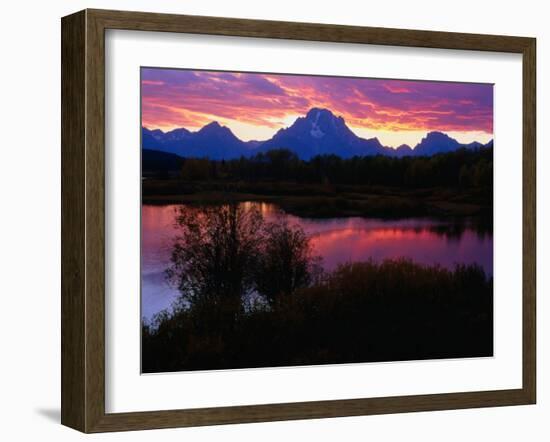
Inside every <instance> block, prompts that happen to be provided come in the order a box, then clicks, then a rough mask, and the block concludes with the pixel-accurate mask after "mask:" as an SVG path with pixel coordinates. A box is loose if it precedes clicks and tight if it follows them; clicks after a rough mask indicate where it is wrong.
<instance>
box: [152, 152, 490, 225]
mask: <svg viewBox="0 0 550 442" xmlns="http://www.w3.org/2000/svg"><path fill="white" fill-rule="evenodd" d="M157 154H159V155H160V157H159V156H158V155H157ZM157 154H153V153H151V151H144V165H143V170H144V177H145V180H144V181H143V187H142V189H143V202H144V203H160V204H163V203H177V202H179V203H194V202H197V203H202V204H204V203H216V204H217V203H220V202H227V201H230V200H233V201H247V200H248V201H254V200H262V201H270V202H273V203H276V204H277V205H279V206H280V207H282V208H283V209H284V210H285V211H287V212H289V213H293V214H295V215H298V216H312V217H324V216H328V217H330V216H377V217H403V216H482V217H485V218H491V217H492V204H493V149H492V148H481V149H475V150H472V149H460V150H457V151H454V152H451V153H446V154H438V155H434V156H431V157H405V158H391V157H385V156H373V157H354V158H350V159H342V158H340V157H338V156H336V155H322V156H317V157H314V158H312V159H311V160H309V161H304V160H300V159H299V158H298V157H297V156H296V155H295V154H294V153H292V152H290V151H288V150H284V149H280V150H272V151H268V152H266V153H261V154H258V155H256V156H254V157H252V158H244V157H243V158H240V159H238V160H231V161H224V160H222V161H214V160H209V159H200V158H187V159H184V158H179V157H176V156H174V155H172V156H170V155H168V154H160V153H157ZM166 155H168V156H166ZM161 157H162V158H161Z"/></svg>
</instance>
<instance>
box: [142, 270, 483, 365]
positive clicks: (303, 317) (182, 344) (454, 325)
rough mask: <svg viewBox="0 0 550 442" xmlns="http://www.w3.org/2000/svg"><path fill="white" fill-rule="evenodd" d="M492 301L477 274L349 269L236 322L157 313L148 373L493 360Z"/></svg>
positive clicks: (149, 337) (184, 311)
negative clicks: (477, 358)
mask: <svg viewBox="0 0 550 442" xmlns="http://www.w3.org/2000/svg"><path fill="white" fill-rule="evenodd" d="M492 293H493V290H492V281H491V280H488V279H487V277H486V276H485V274H484V272H483V270H482V269H480V268H479V267H475V266H469V267H466V266H459V267H457V268H456V269H455V270H454V271H448V270H445V269H442V268H437V267H425V266H421V265H417V264H414V263H412V262H410V261H386V262H384V263H381V264H375V263H373V262H362V263H353V264H346V265H342V266H341V267H339V268H338V269H337V270H336V271H334V272H333V273H331V274H330V275H328V276H327V277H326V279H325V281H324V282H323V283H321V284H319V285H315V286H312V287H308V288H303V289H300V290H297V291H296V292H295V293H293V294H292V295H285V296H281V297H280V298H278V299H277V301H276V302H275V303H273V304H271V305H261V304H257V305H256V306H254V307H252V308H251V309H250V310H249V311H244V310H242V311H240V312H239V313H238V314H235V315H227V314H226V313H227V311H230V310H231V308H225V309H224V306H223V304H221V305H218V306H217V307H215V308H199V307H192V308H176V309H175V310H174V311H172V312H164V313H161V314H160V315H158V316H157V318H156V319H155V321H154V323H153V324H150V325H144V326H143V342H142V352H143V353H142V357H143V359H142V370H143V372H146V373H152V372H164V371H183V370H207V369H228V368H247V367H275V366H292V365H312V364H313V365H315V364H337V363H352V362H375V361H399V360H418V359H437V358H462V357H479V356H492V354H493V321H492V305H493V302H492V301H493V295H492ZM224 310H225V313H224Z"/></svg>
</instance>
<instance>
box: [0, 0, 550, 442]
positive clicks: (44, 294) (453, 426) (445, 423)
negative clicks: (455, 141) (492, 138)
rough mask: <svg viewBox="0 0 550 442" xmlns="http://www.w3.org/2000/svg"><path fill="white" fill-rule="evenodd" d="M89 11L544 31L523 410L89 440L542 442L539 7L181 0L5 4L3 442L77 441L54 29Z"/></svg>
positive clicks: (545, 351)
mask: <svg viewBox="0 0 550 442" xmlns="http://www.w3.org/2000/svg"><path fill="white" fill-rule="evenodd" d="M84 7H98V8H111V9H133V10H144V11H148V10H149V11H151V10H154V11H157V12H175V13H189V14H202V15H218V16H234V17H248V18H264V19H279V20H293V21H311V22H325V23H342V24H354V25H366V26H386V27H403V28H417V29H434V30H447V31H464V32H483V33H500V34H517V35H529V36H536V37H537V38H538V57H539V59H538V78H539V82H538V94H537V102H538V121H539V130H538V146H539V148H538V175H539V181H538V182H539V198H538V201H539V209H538V216H539V218H538V226H539V229H538V239H539V246H538V259H539V265H538V269H539V280H538V296H539V301H538V302H539V304H538V311H539V314H538V316H539V321H540V324H539V327H538V332H539V339H538V343H539V345H538V351H539V381H538V385H539V387H538V392H539V403H538V405H536V406H529V407H507V408H493V409H481V410H463V411H446V412H431V413H414V414H405V415H388V416H373V417H357V418H341V419H328V420H317V421H299V422H283V423H266V424H253V425H232V426H224V427H210V428H196V429H181V430H162V431H155V432H141V433H126V434H107V435H97V436H93V438H94V439H100V440H113V439H116V440H132V441H133V440H150V439H151V438H152V437H153V438H155V439H156V440H160V441H162V440H181V439H182V438H184V437H185V438H187V440H193V441H194V440H210V439H213V438H224V439H225V440H229V441H232V440H235V441H237V440H238V441H246V440H251V441H252V440H254V441H255V440H258V439H260V438H261V439H262V440H266V441H271V440H273V441H275V440H277V441H279V440H281V439H282V438H292V439H298V438H305V437H307V438H316V439H318V440H334V439H336V438H339V439H341V438H345V439H346V440H364V439H365V438H366V437H368V438H371V439H372V440H388V441H391V440H405V439H406V440H422V441H432V440H433V441H439V440H442V439H444V440H449V441H462V440H467V439H471V440H484V439H485V440H509V441H516V440H520V439H524V440H530V441H543V440H547V439H548V434H549V433H550V429H549V428H548V420H547V416H548V415H549V413H550V388H549V384H548V381H547V379H546V378H545V372H548V371H549V368H550V367H549V363H550V346H549V345H548V342H547V338H548V334H549V332H550V322H549V321H548V318H549V317H550V315H548V313H549V312H548V307H549V303H548V301H547V299H545V296H544V294H545V293H548V292H549V291H550V276H549V275H548V271H546V274H545V273H544V269H545V268H546V269H548V266H549V265H550V262H549V259H550V256H549V250H550V249H549V247H550V237H549V234H548V233H547V231H546V230H545V229H544V226H545V225H548V223H549V222H550V207H549V204H550V201H549V199H548V198H547V197H545V194H544V189H547V188H548V186H549V185H550V175H549V174H548V173H547V174H546V175H544V174H543V171H544V170H547V169H548V167H550V155H549V153H548V151H547V150H545V148H544V147H545V146H548V145H549V144H550V136H549V135H548V131H545V129H544V122H546V121H548V120H549V119H550V101H549V100H550V87H549V86H548V83H547V82H546V83H545V82H544V81H543V79H544V78H548V77H549V75H550V30H549V29H548V27H547V17H548V12H547V11H543V9H542V8H543V7H544V2H540V1H535V0H532V1H530V0H524V1H523V2H521V4H520V5H518V3H517V2H513V3H512V2H510V3H509V5H507V2H503V1H499V2H497V1H487V2H479V1H469V0H464V1H462V2H460V4H459V5H458V6H456V5H453V6H451V5H449V4H446V3H445V2H440V1H421V0H418V1H415V2H409V1H406V0H402V1H394V2H391V4H389V3H387V2H386V3H384V2H382V3H380V2H372V3H371V4H367V3H366V2H359V1H356V2H353V1H346V0H340V1H339V2H337V3H335V2H324V3H323V2H319V1H318V0H317V1H315V2H309V1H303V2H296V1H291V0H279V1H277V2H251V1H245V0H242V1H240V0H232V1H231V2H227V1H209V0H201V1H200V2H185V3H184V2H175V1H168V0H165V1H163V0H157V1H156V2H154V4H153V3H151V2H148V1H145V0H142V1H132V2H129V1H126V2H123V1H114V0H111V1H107V0H103V1H94V0H88V1H80V0H73V1H70V2H69V1H55V0H54V1H50V2H38V1H37V2H30V1H25V0H20V1H18V2H17V3H10V4H9V7H6V6H5V9H4V10H3V14H2V19H3V23H2V26H1V27H0V29H1V31H0V32H2V39H1V41H2V69H1V70H0V88H1V89H0V92H1V93H0V97H1V101H0V103H1V104H2V106H1V108H0V109H1V111H0V112H2V123H3V125H2V128H3V131H2V135H3V136H2V141H3V145H2V154H3V158H2V160H3V161H2V165H3V167H2V171H1V173H0V189H1V190H0V191H1V192H2V203H3V210H2V217H1V218H0V223H1V224H2V226H1V227H2V228H1V229H0V235H1V236H0V250H1V252H0V254H1V255H0V259H1V263H0V264H1V265H2V266H1V268H2V281H3V284H2V295H3V300H4V303H3V310H2V313H3V314H2V325H3V329H2V333H1V334H0V336H1V337H0V340H1V342H0V345H1V348H2V361H1V363H0V367H1V368H0V391H1V394H0V404H1V407H2V408H1V410H0V413H2V414H1V415H2V417H3V418H2V424H1V426H0V435H1V436H2V437H3V439H5V440H24V439H30V440H36V439H39V440H43V439H47V440H50V439H51V440H62V441H63V440H79V439H83V438H84V436H82V435H80V434H78V433H76V432H74V431H72V430H69V429H66V428H63V427H61V426H60V425H59V424H58V421H59V391H60V381H59V375H60V374H59V360H60V349H59V339H60V330H59V307H60V280H59V273H60V249H59V239H60V227H59V224H60V213H59V209H60V204H59V198H60V193H59V192H60V185H59V183H60V179H59V176H60V164H59V161H60V147H59V143H60V140H59V132H60V130H59V121H60V108H59V106H60V80H59V78H60V68H59V61H60V54H59V49H60V32H59V17H60V16H62V15H65V14H68V13H70V12H73V11H75V10H78V9H81V8H84Z"/></svg>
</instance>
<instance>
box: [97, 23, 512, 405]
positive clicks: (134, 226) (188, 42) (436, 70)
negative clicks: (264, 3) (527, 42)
mask: <svg viewBox="0 0 550 442" xmlns="http://www.w3.org/2000/svg"><path fill="white" fill-rule="evenodd" d="M403 60H407V63H406V64H404V63H403ZM106 61H107V65H106V80H105V81H106V83H105V84H106V124H107V126H106V152H107V153H106V155H107V157H106V158H107V161H106V186H107V189H108V190H107V192H106V226H107V227H106V235H107V236H106V265H105V269H106V293H105V298H106V301H105V307H106V319H107V321H106V324H107V325H106V337H107V342H106V346H107V352H106V355H107V358H106V361H105V362H106V385H107V389H106V410H107V412H109V413H112V412H128V411H147V410H170V409H179V408H199V407H213V406H229V405H250V404H261V403H264V404H265V403H281V402H301V401H318V400H334V399H345V398H361V397H375V396H378V397H380V396H398V395H413V394H430V393H446V392H463V391H476V390H477V391H480V390H503V389H513V388H520V387H521V379H522V377H521V376H522V372H521V317H522V306H521V293H522V290H521V289H522V286H521V282H522V272H521V265H522V253H521V250H522V235H521V233H522V224H521V221H522V217H521V213H522V197H521V192H518V191H517V190H518V189H521V186H522V181H521V162H522V152H521V148H518V146H521V140H522V105H521V103H522V101H521V100H522V81H521V78H522V65H521V56H519V55H512V54H488V53H482V52H466V51H449V50H433V49H418V48H415V49H412V48H395V47H393V48H390V47H382V46H363V45H342V44H334V43H318V42H309V43H304V42H295V41H280V40H278V41H274V40H269V39H254V40H251V39H246V38H236V37H233V38H231V39H229V38H227V37H218V36H191V35H177V34H169V33H162V32H159V33H144V32H129V31H108V34H107V41H106ZM140 65H145V66H163V67H180V68H181V67H192V68H207V69H212V68H217V69H223V70H237V71H253V70H262V71H266V72H287V73H288V72H292V73H307V74H325V75H326V74H330V75H354V76H372V77H376V78H388V77H390V78H391V77H392V76H393V77H396V76H397V77H399V78H406V79H432V80H433V79H436V80H453V81H477V82H484V83H495V87H494V102H495V107H494V114H495V125H494V133H495V140H496V145H497V148H496V150H495V158H494V162H495V220H496V222H495V229H494V243H495V249H494V255H495V259H494V276H495V287H494V288H495V295H496V296H495V356H494V357H492V358H472V359H457V360H435V361H409V362H394V363H383V364H380V363H379V364H347V365H346V364H339V365H332V366H331V365H329V366H316V367H285V368H264V369H255V370H222V371H218V372H212V371H204V372H191V373H190V372H183V373H171V374H165V375H143V376H140V365H139V362H140V333H141V329H140V327H139V318H140V299H139V296H137V294H138V293H139V289H140V287H139V281H140V253H139V237H140V223H139V220H140V214H141V206H140V188H141V179H140V150H139V148H138V146H139V144H140V132H139V130H137V129H138V124H139V120H140V106H139V105H140V102H139V95H140V84H139V71H140V69H139V68H140ZM426 66H429V67H430V68H429V71H428V72H427V71H426ZM449 66H452V69H449ZM132 146H133V148H132Z"/></svg>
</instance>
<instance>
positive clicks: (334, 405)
mask: <svg viewBox="0 0 550 442" xmlns="http://www.w3.org/2000/svg"><path fill="white" fill-rule="evenodd" d="M106 29H123V30H140V31H163V32H176V33H178V32H180V33H183V32H184V33H192V34H210V35H221V36H240V37H262V38H274V39H292V40H303V41H323V42H341V43H359V44H376V45H391V46H406V47H419V48H441V49H458V50H476V51H496V52H508V53H518V54H521V55H522V57H523V295H522V296H523V298H522V299H523V338H522V339H523V363H522V367H523V385H522V387H521V388H518V389H512V390H496V391H476V392H456V393H445V394H428V395H414V396H400V397H378V398H364V399H346V400H330V401H316V402H300V403H282V404H272V405H250V406H231V407H220V408H199V409H187V410H186V409H182V410H170V411H147V412H135V413H115V414H109V413H106V412H105V396H106V395H105V390H106V386H105V299H104V294H105V269H104V267H105V266H104V263H105V142H104V140H105V104H104V101H105V75H104V73H105V30H106ZM535 56H536V41H535V39H533V38H525V37H510V36H495V35H474V34H459V33H447V32H431V31H417V30H403V29H384V28H368V27H356V26H337V25H326V24H310V23H290V22H276V21H260V20H241V19H230V18H214V17H197V16H185V15H168V14H153V13H140V12H122V11H106V10H84V11H81V12H78V13H75V14H73V15H70V16H67V17H64V18H63V19H62V340H61V345H62V410H61V421H62V423H63V424H64V425H66V426H69V427H72V428H75V429H77V430H80V431H83V432H87V433H90V432H105V431H123V430H142V429H152V428H169V427H185V426H197V425H215V424H230V423H244V422H261V421H280V420H290V419H311V418H326V417H338V416H357V415H370V414H382V413H402V412H412V411H429V410H445V409H460V408H473V407H489V406H506V405H520V404H533V403H535V398H536V348H535V344H536V341H535V327H536V322H535V320H536V318H535V313H536V310H535V287H536V285H535V284H536V274H535V271H536V266H535V264H536V250H535V247H536V243H535V239H536V237H535V235H536V233H535V228H536V218H535V217H536V205H535V204H536V202H535V201H536V198H535V197H536V188H535V185H536V177H535V165H536V163H535V142H536V140H535V134H536V127H535V117H536V95H535V88H536V77H535V75H536V70H535V66H536V61H535Z"/></svg>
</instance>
